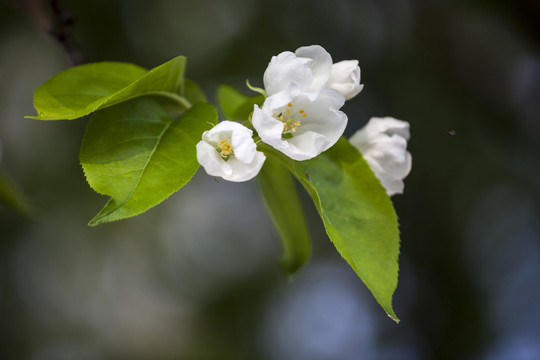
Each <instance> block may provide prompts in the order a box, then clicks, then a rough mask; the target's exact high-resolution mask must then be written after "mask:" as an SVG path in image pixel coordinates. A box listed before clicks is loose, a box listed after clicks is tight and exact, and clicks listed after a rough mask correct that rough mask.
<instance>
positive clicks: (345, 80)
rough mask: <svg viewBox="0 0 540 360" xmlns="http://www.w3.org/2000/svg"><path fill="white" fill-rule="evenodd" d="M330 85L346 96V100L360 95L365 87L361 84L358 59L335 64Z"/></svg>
mask: <svg viewBox="0 0 540 360" xmlns="http://www.w3.org/2000/svg"><path fill="white" fill-rule="evenodd" d="M328 87H329V88H331V89H334V90H336V91H338V92H339V93H340V94H341V95H343V96H345V99H346V100H350V99H352V98H353V97H355V96H356V95H358V93H360V91H362V89H363V88H364V85H361V84H360V67H359V66H358V60H344V61H340V62H338V63H335V64H333V65H332V71H331V76H330V80H329V81H328Z"/></svg>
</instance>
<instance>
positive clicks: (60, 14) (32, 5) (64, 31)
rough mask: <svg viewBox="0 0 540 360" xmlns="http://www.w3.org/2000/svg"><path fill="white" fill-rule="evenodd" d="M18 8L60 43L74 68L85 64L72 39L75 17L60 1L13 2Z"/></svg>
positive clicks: (30, 0)
mask: <svg viewBox="0 0 540 360" xmlns="http://www.w3.org/2000/svg"><path fill="white" fill-rule="evenodd" d="M11 2H12V3H13V4H14V5H15V6H16V7H18V8H22V10H23V11H24V12H26V13H27V14H28V16H30V18H31V19H32V21H33V22H34V23H35V24H36V26H37V27H38V28H39V29H40V30H41V31H43V32H45V33H47V34H49V35H50V36H52V37H53V38H54V39H56V40H57V41H58V43H59V44H60V46H62V48H63V49H64V51H65V52H66V54H67V56H68V57H69V59H70V61H71V64H72V65H73V66H76V65H80V64H82V63H84V62H85V57H84V55H83V53H82V52H81V51H80V50H79V49H78V47H77V46H76V45H75V42H74V41H73V39H72V34H71V29H72V27H73V25H74V23H75V20H74V19H73V16H72V15H71V13H70V12H69V11H67V10H66V9H64V7H63V6H62V4H61V3H60V0H22V1H18V0H11Z"/></svg>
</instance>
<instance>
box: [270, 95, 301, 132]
mask: <svg viewBox="0 0 540 360" xmlns="http://www.w3.org/2000/svg"><path fill="white" fill-rule="evenodd" d="M273 115H274V118H276V119H277V120H279V121H281V122H282V123H283V135H289V136H292V134H293V133H295V132H296V128H297V127H299V126H300V125H302V122H301V121H300V120H301V119H302V118H305V117H306V116H307V112H306V111H305V110H304V109H298V110H295V109H294V106H293V104H291V103H288V104H287V107H286V108H285V110H284V111H282V112H281V113H280V114H276V113H274V114H273Z"/></svg>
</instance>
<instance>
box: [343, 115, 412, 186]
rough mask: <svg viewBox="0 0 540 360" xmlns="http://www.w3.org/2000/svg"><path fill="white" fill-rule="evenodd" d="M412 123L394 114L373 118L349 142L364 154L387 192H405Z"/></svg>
mask: <svg viewBox="0 0 540 360" xmlns="http://www.w3.org/2000/svg"><path fill="white" fill-rule="evenodd" d="M409 137H410V133H409V123H408V122H406V121H401V120H397V119H394V118H391V117H385V118H371V119H370V120H369V122H368V123H367V125H366V126H364V127H363V128H362V129H360V130H358V131H357V132H356V133H355V134H354V135H353V136H352V137H351V138H350V142H351V144H352V145H354V146H355V147H356V148H358V150H359V151H360V152H361V153H362V155H363V156H364V159H366V161H367V163H368V164H369V166H370V167H371V169H372V170H373V172H374V173H375V175H376V176H377V178H378V179H379V180H380V181H381V184H382V185H383V186H384V188H385V189H386V193H387V194H388V195H394V194H401V193H403V188H404V184H403V179H404V178H405V177H406V176H407V175H408V174H409V172H410V171H411V166H412V157H411V154H410V153H409V152H408V151H407V140H409Z"/></svg>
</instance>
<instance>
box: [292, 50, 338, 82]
mask: <svg viewBox="0 0 540 360" xmlns="http://www.w3.org/2000/svg"><path fill="white" fill-rule="evenodd" d="M295 54H296V56H299V57H302V58H307V59H310V61H309V62H308V63H307V64H306V65H307V66H308V67H309V68H310V69H311V73H312V83H311V85H310V87H309V89H308V90H309V91H319V90H321V89H322V88H324V87H325V86H326V83H327V82H328V80H329V79H330V73H331V71H332V57H331V56H330V54H329V53H328V52H327V51H326V50H325V49H324V48H323V47H322V46H320V45H311V46H302V47H300V48H298V49H296V51H295Z"/></svg>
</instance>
